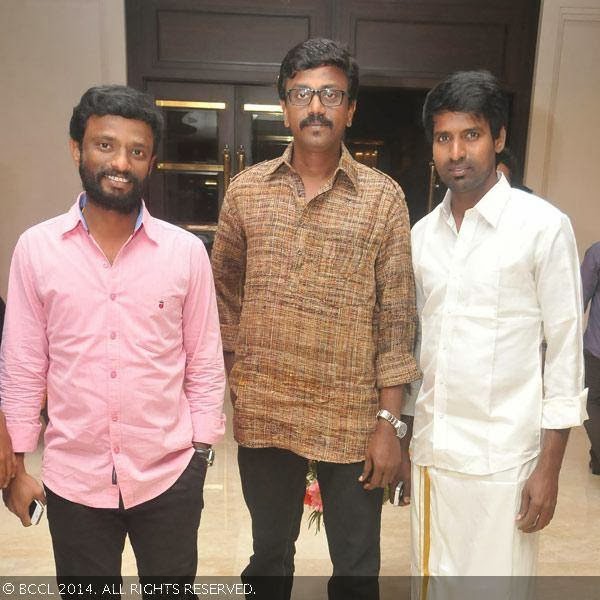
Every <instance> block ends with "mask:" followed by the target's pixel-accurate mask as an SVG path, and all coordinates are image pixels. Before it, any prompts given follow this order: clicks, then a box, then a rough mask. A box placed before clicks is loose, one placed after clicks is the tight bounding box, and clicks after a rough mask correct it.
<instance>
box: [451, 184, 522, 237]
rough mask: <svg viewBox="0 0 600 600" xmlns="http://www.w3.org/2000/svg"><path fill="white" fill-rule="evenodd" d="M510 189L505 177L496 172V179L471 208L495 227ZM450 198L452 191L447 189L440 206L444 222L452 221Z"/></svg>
mask: <svg viewBox="0 0 600 600" xmlns="http://www.w3.org/2000/svg"><path fill="white" fill-rule="evenodd" d="M510 190H511V187H510V184H509V183H508V181H507V180H506V177H504V175H503V174H502V173H500V172H498V181H497V182H496V183H495V184H494V185H493V186H492V188H491V189H490V190H488V192H487V193H486V194H485V195H484V196H483V198H482V199H481V200H480V201H479V202H478V203H477V204H476V205H475V206H474V207H473V209H472V210H476V211H477V212H478V213H479V214H480V215H481V216H482V217H483V218H484V219H485V220H486V221H487V222H488V223H489V224H490V225H491V226H492V227H494V228H495V227H497V226H498V221H499V220H500V216H501V215H502V211H503V210H504V207H505V206H506V203H507V202H508V199H509V197H510ZM451 199H452V192H451V191H450V190H448V191H447V192H446V195H445V196H444V200H443V201H442V208H441V215H442V216H443V218H444V220H445V221H446V222H450V219H452V222H453V221H454V218H453V216H452V209H451V206H450V202H451Z"/></svg>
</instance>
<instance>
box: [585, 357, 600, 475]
mask: <svg viewBox="0 0 600 600" xmlns="http://www.w3.org/2000/svg"><path fill="white" fill-rule="evenodd" d="M584 359H585V385H586V387H587V388H588V398H587V412H588V417H589V418H588V420H587V421H585V422H584V423H583V424H584V426H585V430H586V431H587V434H588V437H589V438H590V442H591V445H592V448H591V450H590V457H591V462H590V464H591V467H592V471H593V472H594V473H596V474H597V475H600V359H599V358H596V357H595V356H594V355H593V354H591V353H590V352H588V351H587V350H586V351H585V352H584Z"/></svg>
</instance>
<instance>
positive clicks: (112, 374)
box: [110, 371, 117, 379]
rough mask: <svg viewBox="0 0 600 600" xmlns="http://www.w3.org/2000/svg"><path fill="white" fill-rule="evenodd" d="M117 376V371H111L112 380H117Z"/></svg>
mask: <svg viewBox="0 0 600 600" xmlns="http://www.w3.org/2000/svg"><path fill="white" fill-rule="evenodd" d="M116 376H117V372H116V371H111V372H110V378H111V379H115V377H116Z"/></svg>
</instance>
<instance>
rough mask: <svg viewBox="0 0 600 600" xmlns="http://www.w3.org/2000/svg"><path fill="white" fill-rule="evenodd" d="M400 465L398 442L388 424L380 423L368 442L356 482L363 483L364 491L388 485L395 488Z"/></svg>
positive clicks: (399, 474) (400, 457)
mask: <svg viewBox="0 0 600 600" xmlns="http://www.w3.org/2000/svg"><path fill="white" fill-rule="evenodd" d="M401 463H402V452H401V449H400V440H399V439H398V437H397V436H396V433H395V431H394V429H393V427H391V426H390V425H389V423H386V422H381V421H380V422H379V423H378V424H377V428H376V429H375V431H374V433H373V434H372V435H371V439H370V440H369V445H368V447H367V456H366V458H365V466H364V469H363V472H362V474H361V476H360V477H359V478H358V480H359V481H361V482H363V484H364V485H363V487H364V488H365V490H373V489H375V488H378V487H382V488H384V487H386V486H388V485H389V486H391V487H392V488H395V487H396V485H398V482H399V481H400V477H401V472H400V465H401Z"/></svg>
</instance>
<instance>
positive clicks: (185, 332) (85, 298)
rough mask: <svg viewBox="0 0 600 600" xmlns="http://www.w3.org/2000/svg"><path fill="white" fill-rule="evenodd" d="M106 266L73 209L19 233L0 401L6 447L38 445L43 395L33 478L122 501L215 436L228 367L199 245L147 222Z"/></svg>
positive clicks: (112, 502) (139, 496)
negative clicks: (45, 420) (40, 448)
mask: <svg viewBox="0 0 600 600" xmlns="http://www.w3.org/2000/svg"><path fill="white" fill-rule="evenodd" d="M141 217H142V218H141V225H140V226H139V227H138V228H137V229H136V231H135V233H134V234H133V235H132V236H131V238H129V240H128V241H127V242H126V244H125V245H124V246H123V248H121V250H120V252H119V254H118V255H117V257H116V259H115V260H114V262H113V264H112V265H111V264H110V263H109V262H108V260H107V259H106V257H105V255H104V254H103V252H102V251H101V250H100V248H99V247H98V245H97V244H96V242H95V241H94V239H93V238H92V237H91V236H90V235H89V233H88V231H87V228H86V226H85V223H84V222H83V221H82V218H81V213H80V210H79V205H78V203H76V204H75V205H74V206H73V207H72V208H71V210H70V211H69V212H68V213H67V214H64V215H61V216H59V217H56V218H54V219H50V220H49V221H46V222H45V223H41V224H40V225H37V226H35V227H32V228H31V229H29V230H28V231H26V232H25V233H24V234H23V235H22V236H21V238H20V239H19V241H18V243H17V247H16V249H15V252H14V256H13V260H12V264H11V269H10V279H9V289H8V302H7V312H6V321H5V324H4V336H3V340H2V350H1V357H0V398H2V410H3V411H4V413H5V415H6V421H7V426H8V430H9V433H10V436H11V438H12V443H13V447H14V450H15V452H31V451H33V450H35V448H36V445H37V440H38V436H39V432H40V421H39V413H40V408H41V406H42V403H43V400H44V397H45V396H46V394H47V396H48V415H49V417H50V422H49V424H48V427H47V429H46V432H45V435H44V443H45V449H44V460H43V471H42V477H43V480H44V483H45V484H46V485H47V486H48V487H49V488H50V489H51V490H52V491H53V492H55V493H57V494H59V495H60V496H62V497H64V498H67V499H68V500H71V501H73V502H78V503H81V504H85V505H87V506H93V507H99V508H116V507H117V506H118V505H119V493H120V494H121V496H122V498H123V504H124V506H125V508H129V507H131V506H135V505H137V504H140V503H142V502H145V501H147V500H150V499H152V498H155V497H156V496H158V495H159V494H161V493H162V492H164V491H165V490H167V489H168V488H169V487H170V486H171V485H172V484H173V483H174V482H175V481H176V480H177V478H178V477H179V476H180V475H181V473H182V472H183V470H184V469H185V468H186V466H187V464H188V463H189V461H190V460H191V457H192V455H193V448H192V441H197V442H205V443H209V444H214V443H215V442H217V441H219V439H221V437H222V436H223V433H224V429H225V418H224V415H223V412H222V407H223V394H224V389H225V374H224V368H223V355H222V347H221V337H220V333H219V319H218V315H217V307H216V301H215V292H214V286H213V279H212V273H211V268H210V263H209V260H208V256H207V254H206V251H205V249H204V246H203V244H202V242H201V241H200V240H199V239H198V238H196V237H195V236H194V235H192V234H190V233H188V232H186V231H183V230H182V229H180V228H178V227H176V226H174V225H170V224H169V223H165V222H164V221H160V220H158V219H154V218H153V217H152V216H150V214H149V213H148V211H147V210H146V209H145V208H143V211H142V215H141Z"/></svg>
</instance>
